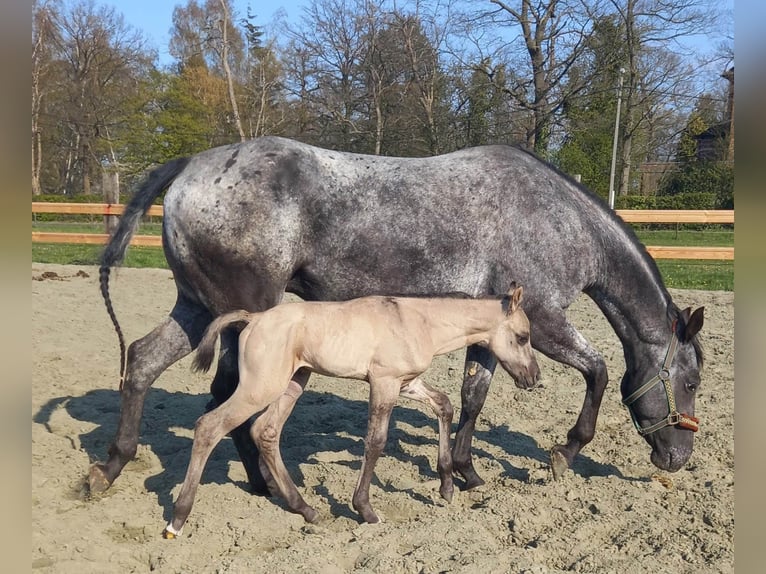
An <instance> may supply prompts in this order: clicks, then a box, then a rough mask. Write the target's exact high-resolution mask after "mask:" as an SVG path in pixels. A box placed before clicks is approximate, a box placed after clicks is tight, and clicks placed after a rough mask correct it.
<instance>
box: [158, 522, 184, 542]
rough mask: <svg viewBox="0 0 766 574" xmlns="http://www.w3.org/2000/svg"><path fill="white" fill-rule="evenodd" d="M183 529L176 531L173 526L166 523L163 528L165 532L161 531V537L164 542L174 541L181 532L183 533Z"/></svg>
mask: <svg viewBox="0 0 766 574" xmlns="http://www.w3.org/2000/svg"><path fill="white" fill-rule="evenodd" d="M183 529H184V527H183V526H181V528H180V530H176V529H175V528H173V525H172V524H170V523H168V525H167V526H166V527H165V530H163V531H162V537H163V538H164V539H165V540H175V539H176V538H180V537H181V532H182V531H183Z"/></svg>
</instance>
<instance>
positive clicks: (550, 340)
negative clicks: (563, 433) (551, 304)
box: [533, 310, 609, 479]
mask: <svg viewBox="0 0 766 574" xmlns="http://www.w3.org/2000/svg"><path fill="white" fill-rule="evenodd" d="M533 344H534V347H535V348H536V349H538V350H539V351H540V352H542V353H543V354H545V355H546V356H548V357H550V358H551V359H553V360H555V361H558V362H560V363H564V364H565V365H569V366H571V367H574V368H575V369H577V370H578V371H580V373H582V375H583V377H585V385H586V387H585V399H584V401H583V406H582V409H581V410H580V415H579V416H578V417H577V422H576V423H575V425H574V426H573V427H572V428H571V429H569V432H568V433H567V443H566V445H556V446H554V447H553V448H552V449H551V470H552V471H553V478H554V479H558V478H560V477H561V475H562V474H563V473H564V471H566V470H567V469H568V468H569V467H571V466H572V462H573V461H574V457H575V456H576V455H577V453H579V452H580V450H581V449H582V447H584V446H585V445H586V444H588V443H589V442H590V441H591V440H593V436H594V435H595V433H596V419H597V418H598V411H599V408H600V407H601V399H602V398H603V396H604V389H606V385H607V382H608V379H609V377H608V374H607V370H606V363H604V359H603V358H602V357H601V355H600V354H599V353H598V351H596V350H595V349H594V348H593V347H591V346H590V344H589V343H588V341H587V340H586V339H585V337H583V336H582V335H581V334H580V333H579V332H578V331H577V329H575V328H574V327H573V326H572V325H571V324H570V323H569V321H567V319H566V316H565V315H563V314H561V313H552V312H549V313H545V312H544V311H543V312H540V311H539V310H538V313H537V314H536V316H535V327H534V341H533Z"/></svg>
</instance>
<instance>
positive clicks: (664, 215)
mask: <svg viewBox="0 0 766 574" xmlns="http://www.w3.org/2000/svg"><path fill="white" fill-rule="evenodd" d="M124 209H125V206H124V205H122V204H112V203H47V202H32V213H65V214H90V215H121V214H122V212H123V211H124ZM616 213H617V215H619V216H620V217H621V218H622V219H623V220H624V221H626V222H628V223H734V211H733V210H731V211H730V210H671V209H668V210H648V209H618V210H617V211H616ZM147 215H151V216H160V217H161V216H162V206H161V205H153V206H151V207H150V208H149V211H148V212H147ZM108 239H109V235H108V234H106V233H55V232H45V231H33V232H32V242H33V243H86V244H94V245H100V244H104V243H106V242H107V240H108ZM130 244H131V245H143V246H150V247H160V246H161V245H162V237H161V236H159V235H134V236H133V238H132V240H131V242H130ZM646 249H647V251H648V252H649V254H650V255H651V256H652V257H654V258H655V259H718V260H733V259H734V248H733V247H673V246H664V245H647V247H646Z"/></svg>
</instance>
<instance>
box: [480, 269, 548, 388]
mask: <svg viewBox="0 0 766 574" xmlns="http://www.w3.org/2000/svg"><path fill="white" fill-rule="evenodd" d="M523 295H524V290H523V289H522V288H521V287H517V286H516V284H515V283H512V284H511V288H510V290H509V291H508V295H506V296H505V297H504V298H503V308H504V309H505V318H504V319H503V321H502V323H500V324H499V325H498V326H497V328H496V329H495V331H494V332H493V333H492V335H491V336H490V339H489V345H488V347H489V350H490V351H492V354H493V355H495V357H496V358H497V360H498V362H499V363H500V364H501V365H502V367H503V369H505V370H506V372H507V373H508V374H509V375H511V377H513V380H514V381H515V382H516V386H517V387H519V388H521V389H530V388H532V387H534V386H536V385H537V379H538V378H539V377H540V368H539V367H538V366H537V359H536V358H535V353H534V351H533V350H532V343H531V341H530V332H529V319H528V318H527V315H526V313H524V310H523V309H522V308H521V300H522V297H523Z"/></svg>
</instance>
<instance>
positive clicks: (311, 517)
mask: <svg viewBox="0 0 766 574" xmlns="http://www.w3.org/2000/svg"><path fill="white" fill-rule="evenodd" d="M301 514H302V515H303V519H304V520H305V521H306V522H308V523H309V524H317V523H318V522H319V518H320V516H319V513H318V512H317V511H316V510H314V509H313V508H311V507H310V506H307V507H306V508H305V509H303V510H302V511H301Z"/></svg>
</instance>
